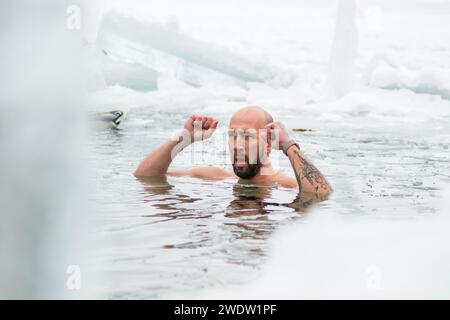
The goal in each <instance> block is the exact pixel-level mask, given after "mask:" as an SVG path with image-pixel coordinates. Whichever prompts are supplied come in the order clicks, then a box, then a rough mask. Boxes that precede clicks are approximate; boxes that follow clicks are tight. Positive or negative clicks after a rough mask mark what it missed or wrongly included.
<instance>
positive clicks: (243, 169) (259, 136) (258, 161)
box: [228, 120, 267, 179]
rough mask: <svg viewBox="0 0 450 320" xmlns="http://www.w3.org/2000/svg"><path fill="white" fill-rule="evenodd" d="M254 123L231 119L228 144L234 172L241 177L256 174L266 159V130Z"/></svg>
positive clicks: (249, 177) (244, 177)
mask: <svg viewBox="0 0 450 320" xmlns="http://www.w3.org/2000/svg"><path fill="white" fill-rule="evenodd" d="M258 127H261V126H258V125H257V124H254V123H248V122H247V123H246V122H242V121H236V120H235V121H233V120H232V121H231V122H230V126H229V128H228V145H229V148H230V156H231V163H232V165H233V171H234V173H235V174H236V175H237V176H238V177H240V178H242V179H251V178H253V177H254V176H256V175H257V174H258V173H259V172H260V170H261V167H262V165H263V163H264V161H265V159H266V155H267V149H266V147H267V143H265V142H266V141H267V140H266V139H267V136H266V130H265V129H264V128H263V126H262V128H258Z"/></svg>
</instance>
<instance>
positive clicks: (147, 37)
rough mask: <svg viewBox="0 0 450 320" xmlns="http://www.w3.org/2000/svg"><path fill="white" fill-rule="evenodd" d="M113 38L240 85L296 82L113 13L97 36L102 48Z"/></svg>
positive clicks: (220, 50)
mask: <svg viewBox="0 0 450 320" xmlns="http://www.w3.org/2000/svg"><path fill="white" fill-rule="evenodd" d="M111 35H113V36H116V37H120V38H122V39H124V40H125V41H127V42H133V43H135V44H136V48H137V47H138V48H143V50H146V51H147V52H148V53H149V54H151V53H152V52H154V51H155V50H157V51H158V52H160V53H163V54H165V55H169V56H172V57H176V58H177V61H180V60H181V61H182V62H187V63H188V64H187V65H189V66H192V65H197V66H199V67H201V68H202V69H207V70H210V71H214V72H215V73H220V74H222V75H224V76H227V77H231V78H234V79H237V80H238V81H243V82H264V83H267V84H269V85H272V86H277V87H278V86H282V87H287V86H289V85H291V84H292V82H293V81H294V77H293V76H292V75H291V74H290V73H288V72H285V71H282V70H277V69H276V68H274V67H270V66H267V65H266V64H264V63H257V62H255V61H253V60H251V59H248V58H246V57H243V56H240V55H237V54H235V53H232V52H230V51H229V50H226V49H225V48H221V47H218V46H214V45H211V44H208V43H206V42H202V41H199V40H196V39H194V38H192V37H190V36H189V35H187V34H184V33H182V32H180V31H179V30H178V29H177V28H174V27H173V26H168V25H163V24H159V23H155V22H149V21H139V20H136V19H134V18H130V17H125V16H123V15H120V14H118V13H114V12H110V13H107V14H105V15H104V16H103V18H102V22H101V25H100V28H99V36H98V39H99V46H102V47H103V46H104V45H105V43H102V41H104V40H105V38H108V37H111ZM116 47H117V46H116ZM136 52H137V50H136ZM141 53H142V52H141ZM152 67H153V66H152ZM174 68H176V66H175V67H174ZM156 70H157V71H158V72H159V71H160V70H158V69H156ZM186 74H187V73H186Z"/></svg>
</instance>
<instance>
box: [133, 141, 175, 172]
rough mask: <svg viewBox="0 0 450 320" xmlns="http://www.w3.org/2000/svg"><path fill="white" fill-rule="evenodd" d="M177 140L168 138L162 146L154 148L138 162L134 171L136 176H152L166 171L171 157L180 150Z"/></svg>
mask: <svg viewBox="0 0 450 320" xmlns="http://www.w3.org/2000/svg"><path fill="white" fill-rule="evenodd" d="M179 146H180V145H179V142H178V141H173V140H169V141H167V142H166V143H164V144H163V145H162V146H160V147H159V148H157V149H156V150H154V151H153V152H152V153H150V154H149V155H148V156H146V157H145V159H144V160H143V161H142V162H141V163H140V164H139V166H138V168H137V169H136V171H135V172H134V175H135V176H136V177H153V176H163V175H165V174H166V173H167V170H168V169H169V166H170V164H171V163H172V158H173V157H174V156H175V155H176V154H177V153H178V152H179V151H181V150H177V149H175V148H176V147H177V148H178V147H179Z"/></svg>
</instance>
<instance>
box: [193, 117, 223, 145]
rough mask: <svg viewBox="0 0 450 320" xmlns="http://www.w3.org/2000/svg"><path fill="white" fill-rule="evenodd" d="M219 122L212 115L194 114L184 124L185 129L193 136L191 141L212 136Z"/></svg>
mask: <svg viewBox="0 0 450 320" xmlns="http://www.w3.org/2000/svg"><path fill="white" fill-rule="evenodd" d="M218 123H219V121H218V120H216V119H214V118H213V117H210V116H203V115H192V116H190V117H189V119H188V120H187V121H186V123H185V124H184V129H185V130H186V131H187V132H188V133H189V135H190V136H191V142H196V141H201V140H206V139H208V138H209V137H211V136H212V134H213V133H214V131H215V130H216V128H217V125H218Z"/></svg>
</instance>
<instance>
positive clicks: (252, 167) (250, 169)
mask: <svg viewBox="0 0 450 320" xmlns="http://www.w3.org/2000/svg"><path fill="white" fill-rule="evenodd" d="M261 166H262V163H255V164H247V165H246V166H245V167H244V168H237V167H236V166H235V165H234V164H233V171H234V173H235V174H236V175H237V176H238V177H239V178H242V179H251V178H253V177H254V176H256V175H257V174H258V173H259V171H260V170H261Z"/></svg>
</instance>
